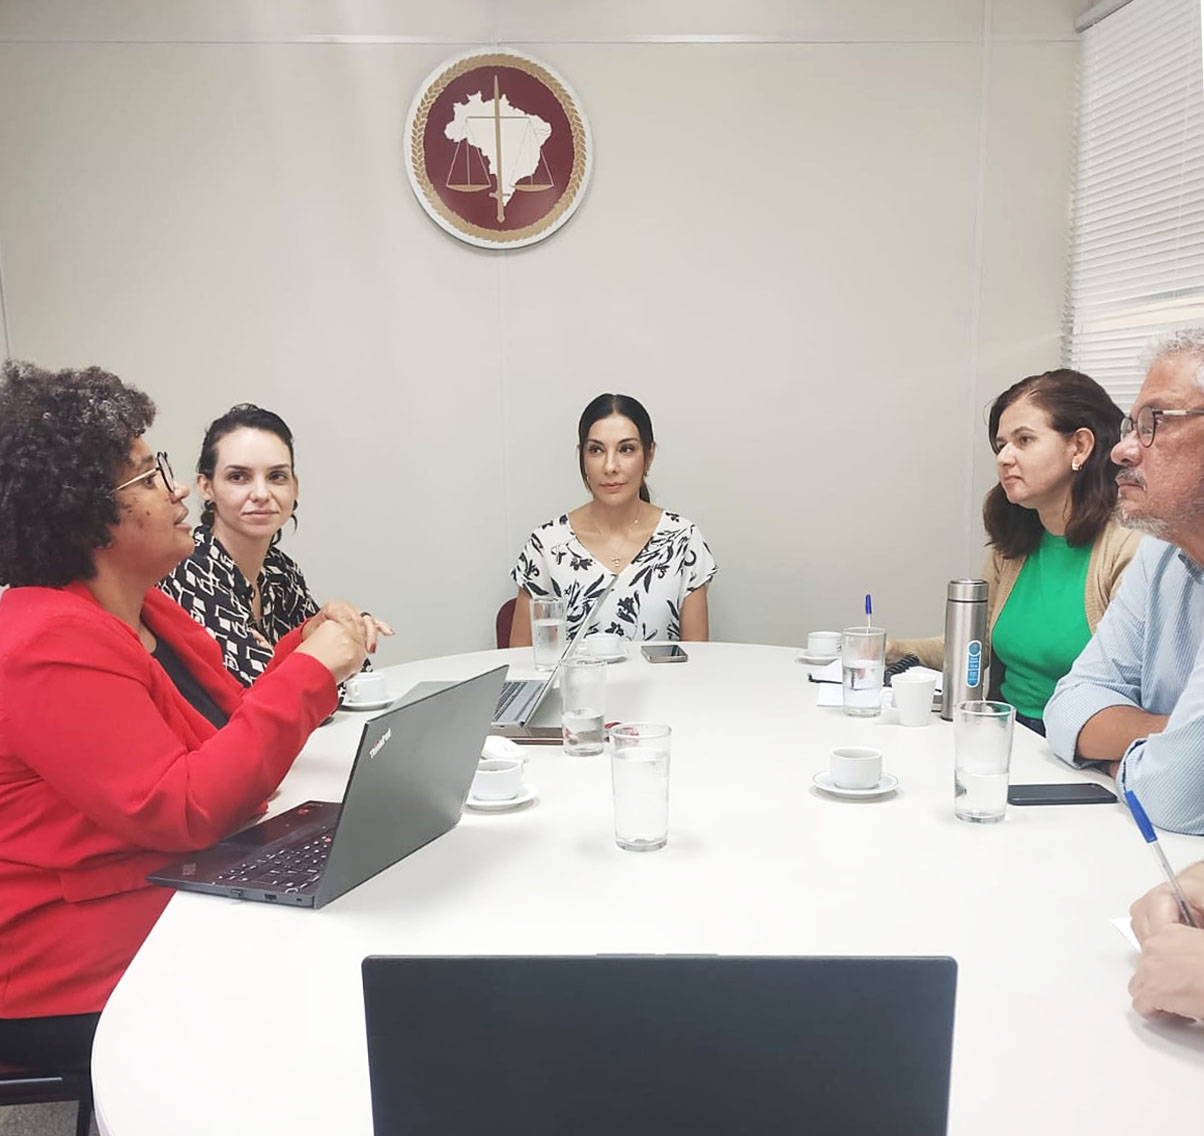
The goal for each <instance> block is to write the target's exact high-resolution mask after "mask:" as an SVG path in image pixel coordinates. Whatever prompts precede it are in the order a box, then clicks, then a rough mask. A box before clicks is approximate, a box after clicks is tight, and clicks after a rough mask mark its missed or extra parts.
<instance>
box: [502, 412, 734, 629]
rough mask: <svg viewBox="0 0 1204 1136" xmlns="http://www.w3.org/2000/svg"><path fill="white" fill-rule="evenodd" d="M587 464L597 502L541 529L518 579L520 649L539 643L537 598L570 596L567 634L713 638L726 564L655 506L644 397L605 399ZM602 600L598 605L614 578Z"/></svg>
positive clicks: (591, 429) (595, 416)
mask: <svg viewBox="0 0 1204 1136" xmlns="http://www.w3.org/2000/svg"><path fill="white" fill-rule="evenodd" d="M577 441H578V446H577V453H578V466H579V468H580V470H581V480H582V481H583V482H585V487H586V489H588V490H589V492H590V500H589V501H588V502H587V503H586V504H584V505H582V506H581V507H580V508H577V509H574V510H573V511H572V512H571V513H565V514H563V515H562V516H560V517H557V518H556V519H555V520H551V521H548V522H547V523H546V524H544V525H541V526H540V527H539V528H537V529H536V530H535V531H534V532H533V533H532V534H531V536H530V539H529V540H528V541H527V543H526V545H525V546H524V547H523V550H522V552H521V553H520V554H519V558H518V563H517V564H515V566H514V569H513V571H512V572H511V573H510V576H511V578H512V579H513V580H514V582H515V583H516V584H517V585H518V599H517V603H516V606H515V609H514V622H513V624H512V625H511V631H510V646H511V647H528V646H530V645H531V614H530V613H531V607H530V604H531V597H532V596H546V595H553V596H561V597H563V598H564V601H565V611H566V615H567V619H568V634H569V635H570V636H572V635H575V634H576V633H577V629H578V628H579V627H580V625H581V622H582V620H583V619H585V618H586V615H587V613H589V625H588V627H587V629H586V632H585V633H586V635H592V634H595V633H598V632H606V633H609V634H615V635H622V636H623V637H624V638H625V639H634V640H641V641H643V640H648V639H686V640H691V639H692V640H696V641H697V640H705V639H706V638H707V637H708V635H709V632H710V629H709V624H708V618H707V595H706V593H707V585H708V584H709V583H710V582H711V578H712V577H713V576H714V575H715V572H716V571H717V567H716V564H715V558H714V557H713V556H712V555H711V550H710V549H709V548H708V547H707V543H706V541H705V540H703V539H702V533H701V532H699V531H698V526H697V525H696V524H694V523H693V522H692V521H688V520H686V519H685V518H684V517H683V516H681V515H680V514H679V513H671V512H669V511H668V510H667V509H660V508H658V507H657V506H655V505H653V504H652V500H651V496H650V495H649V492H648V485H647V481H646V477H647V473H648V470H649V468H650V467H651V465H652V459H653V456H654V455H655V453H656V442H655V440H654V439H653V436H652V419H651V418H650V417H649V415H648V411H647V410H645V409H644V407H643V406H642V405H641V404H640V403H639V402H638V401H636V399H634V398H632V397H630V396H629V395H624V394H600V395H598V397H597V398H595V399H594V400H593V401H592V402H591V403H590V404H589V405H588V406H587V407H586V408H585V410H584V412H583V413H582V415H581V420H580V421H579V422H578V424H577ZM615 576H618V578H619V579H618V582H617V583H616V584H615V586H614V588H613V589H612V590H611V593H610V595H609V596H607V597H606V600H605V601H604V603H603V607H602V610H601V611H598V612H592V608H593V605H594V602H595V601H596V600H597V598H598V596H599V595H601V593H602V592H603V591H604V590H605V588H606V586H607V585H608V584H609V583H610V582H611V580H612V579H613V578H614V577H615Z"/></svg>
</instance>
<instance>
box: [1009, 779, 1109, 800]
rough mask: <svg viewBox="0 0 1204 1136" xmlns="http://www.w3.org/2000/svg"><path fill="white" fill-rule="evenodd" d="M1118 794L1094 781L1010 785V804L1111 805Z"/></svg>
mask: <svg viewBox="0 0 1204 1136" xmlns="http://www.w3.org/2000/svg"><path fill="white" fill-rule="evenodd" d="M1115 800H1116V794H1115V793H1112V792H1110V791H1109V790H1107V789H1105V788H1104V787H1103V785H1097V784H1096V783H1095V782H1094V781H1070V782H1067V783H1065V784H1062V785H1009V786H1008V804H1009V805H1110V804H1112V803H1113V802H1114V801H1115Z"/></svg>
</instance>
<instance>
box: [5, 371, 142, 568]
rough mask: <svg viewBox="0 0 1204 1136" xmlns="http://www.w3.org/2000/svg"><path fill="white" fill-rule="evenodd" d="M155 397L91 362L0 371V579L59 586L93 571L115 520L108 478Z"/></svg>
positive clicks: (118, 465)
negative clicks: (59, 368) (77, 368)
mask: <svg viewBox="0 0 1204 1136" xmlns="http://www.w3.org/2000/svg"><path fill="white" fill-rule="evenodd" d="M154 417H155V404H154V403H153V402H152V401H151V400H150V398H149V397H147V396H146V395H145V394H143V393H142V391H140V390H138V389H137V388H136V387H131V386H127V385H126V384H125V383H123V382H122V381H121V380H120V379H119V378H118V377H117V376H116V375H111V374H109V372H108V371H102V370H101V369H100V368H99V367H88V368H87V369H85V370H82V371H71V370H68V371H58V372H54V371H44V370H42V369H41V368H40V367H35V366H34V365H33V364H32V363H18V362H15V361H12V360H10V361H8V362H6V363H5V364H4V367H3V372H2V375H0V584H4V585H12V586H13V587H20V586H22V585H26V584H40V585H43V586H46V587H53V588H58V587H62V586H63V585H64V584H69V583H71V582H72V581H73V580H87V579H90V578H91V577H92V576H93V574H94V573H95V571H96V569H95V566H94V565H93V563H92V550H93V549H94V548H100V547H102V546H103V545H105V544H107V543H108V540H109V532H110V530H111V529H112V528H113V526H115V525H116V524H117V523H118V521H119V519H120V516H119V513H118V506H117V498H116V496H115V495H114V493H113V485H114V477H115V476H116V475H117V472H118V471H119V470H121V469H122V468H123V467H124V465H125V463H126V461H127V460H128V458H129V453H130V447H131V446H132V445H133V444H134V439H135V438H137V437H139V436H140V435H141V434H143V433H144V432H145V431H146V428H147V427H148V426H149V425H150V424H151V422H152V421H154Z"/></svg>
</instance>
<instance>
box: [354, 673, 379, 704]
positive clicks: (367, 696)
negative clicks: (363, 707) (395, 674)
mask: <svg viewBox="0 0 1204 1136" xmlns="http://www.w3.org/2000/svg"><path fill="white" fill-rule="evenodd" d="M388 697H389V683H388V681H387V680H386V679H385V676H384V675H383V674H377V672H376V671H360V673H359V674H357V675H352V676H351V677H350V678H349V679H348V680H347V701H348V702H383V701H384V700H385V699H386V698H388Z"/></svg>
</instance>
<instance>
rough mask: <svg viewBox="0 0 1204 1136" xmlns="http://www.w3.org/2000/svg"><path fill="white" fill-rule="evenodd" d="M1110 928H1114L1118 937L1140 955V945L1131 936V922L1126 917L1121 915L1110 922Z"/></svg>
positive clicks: (1133, 936)
mask: <svg viewBox="0 0 1204 1136" xmlns="http://www.w3.org/2000/svg"><path fill="white" fill-rule="evenodd" d="M1111 923H1112V926H1113V927H1115V928H1116V930H1117V932H1118V933H1119V935H1120V937H1121V938H1122V939H1124V941H1125V942H1126V943H1128V944H1129V946H1131V947H1132V948H1133V949H1134V950H1135V951H1136V952H1137V953H1138V954H1141V944H1140V943H1139V942H1138V941H1137V936H1136V935H1134V934H1133V920H1132V919H1130V918H1129V917H1128V916H1127V915H1122V916H1120V917H1118V918H1116V919H1113V920H1111Z"/></svg>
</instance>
